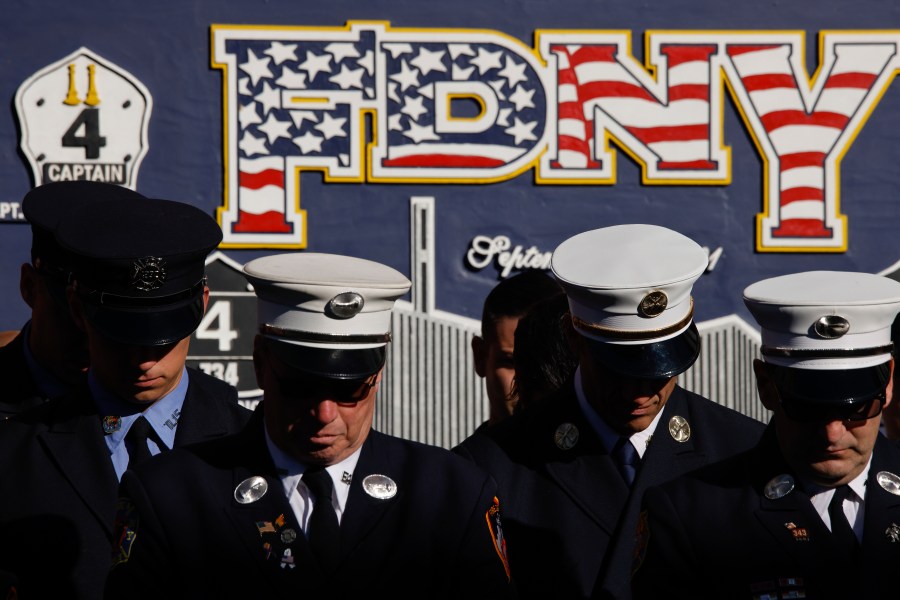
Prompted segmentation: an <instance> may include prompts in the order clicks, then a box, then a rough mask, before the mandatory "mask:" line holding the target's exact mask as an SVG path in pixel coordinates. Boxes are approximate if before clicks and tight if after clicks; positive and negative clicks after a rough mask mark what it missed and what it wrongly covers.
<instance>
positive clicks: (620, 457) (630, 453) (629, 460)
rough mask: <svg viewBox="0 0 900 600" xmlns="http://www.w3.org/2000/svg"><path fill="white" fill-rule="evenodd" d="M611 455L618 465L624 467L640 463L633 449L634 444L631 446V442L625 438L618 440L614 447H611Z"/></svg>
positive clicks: (635, 450) (639, 458)
mask: <svg viewBox="0 0 900 600" xmlns="http://www.w3.org/2000/svg"><path fill="white" fill-rule="evenodd" d="M612 455H613V456H614V457H615V458H616V459H617V461H618V462H619V463H621V464H625V465H637V464H639V463H640V461H641V457H640V456H639V455H638V452H637V449H635V447H634V444H632V443H631V440H630V439H629V438H627V437H620V438H619V440H618V441H617V442H616V445H615V446H613V450H612Z"/></svg>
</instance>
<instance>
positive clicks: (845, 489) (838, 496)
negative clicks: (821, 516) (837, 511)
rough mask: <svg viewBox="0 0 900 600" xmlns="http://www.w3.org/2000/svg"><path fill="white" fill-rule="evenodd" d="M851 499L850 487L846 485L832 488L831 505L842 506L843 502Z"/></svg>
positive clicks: (851, 491)
mask: <svg viewBox="0 0 900 600" xmlns="http://www.w3.org/2000/svg"><path fill="white" fill-rule="evenodd" d="M852 497H853V490H851V489H850V486H849V485H847V484H844V485H840V486H838V487H836V488H834V496H832V497H831V503H830V504H829V505H831V504H836V505H838V506H842V505H843V504H844V500H849V499H851V498H852Z"/></svg>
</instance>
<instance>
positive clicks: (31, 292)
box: [19, 263, 40, 308]
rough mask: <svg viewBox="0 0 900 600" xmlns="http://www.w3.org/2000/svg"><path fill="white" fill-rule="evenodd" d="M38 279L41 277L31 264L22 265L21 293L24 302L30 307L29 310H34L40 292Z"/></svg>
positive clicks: (20, 271) (20, 273)
mask: <svg viewBox="0 0 900 600" xmlns="http://www.w3.org/2000/svg"><path fill="white" fill-rule="evenodd" d="M38 277H40V275H39V274H38V272H37V269H35V268H34V267H33V266H31V265H30V264H29V263H22V267H21V268H20V269H19V293H20V294H22V300H24V301H25V304H27V305H28V308H34V303H35V299H36V297H37V295H38V294H39V293H40V292H39V290H38V287H37V286H38Z"/></svg>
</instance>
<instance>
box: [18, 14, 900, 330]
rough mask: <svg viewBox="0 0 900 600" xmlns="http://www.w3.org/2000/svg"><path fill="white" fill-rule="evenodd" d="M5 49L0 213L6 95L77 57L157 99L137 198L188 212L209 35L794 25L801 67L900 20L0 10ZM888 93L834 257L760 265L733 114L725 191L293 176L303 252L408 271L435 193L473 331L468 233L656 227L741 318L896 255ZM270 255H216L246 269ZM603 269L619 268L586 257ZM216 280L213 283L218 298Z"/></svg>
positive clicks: (746, 149)
mask: <svg viewBox="0 0 900 600" xmlns="http://www.w3.org/2000/svg"><path fill="white" fill-rule="evenodd" d="M3 9H4V36H3V37H2V39H0V98H4V99H5V101H6V106H7V110H6V111H3V112H2V113H0V202H17V201H19V200H21V198H22V196H24V194H25V193H26V192H27V190H28V189H29V188H30V186H31V185H32V180H31V175H30V171H29V168H28V166H27V164H26V162H25V160H24V159H23V158H22V156H21V155H20V154H19V152H18V149H17V148H18V141H19V132H18V129H17V124H16V117H15V111H14V107H13V97H14V96H15V93H16V90H17V88H18V87H19V85H20V84H21V83H22V82H23V81H24V80H26V79H27V78H28V77H30V76H31V75H32V74H33V73H35V72H36V71H38V70H40V69H42V68H43V67H45V66H47V65H49V64H51V63H54V62H56V61H58V60H59V59H60V58H62V57H64V56H66V55H67V54H69V53H71V52H73V51H74V50H76V49H78V48H79V47H81V46H86V47H87V48H89V49H91V50H92V51H93V52H95V53H97V54H99V55H100V56H102V57H104V58H106V59H108V60H110V61H112V62H114V63H116V64H117V65H119V66H120V67H122V68H124V69H126V70H127V71H129V72H130V73H131V74H132V75H134V76H135V77H136V78H138V79H139V80H140V81H141V82H142V83H143V84H144V85H145V86H146V87H147V88H148V89H149V90H150V93H151V95H152V97H153V113H152V117H151V121H150V128H149V145H150V148H149V153H148V154H147V156H146V157H145V159H144V161H143V163H142V165H141V169H140V173H139V176H138V185H137V188H138V191H140V192H142V193H144V194H146V195H149V196H153V197H162V198H171V199H176V200H182V201H186V202H190V203H192V204H195V205H197V206H198V207H200V208H202V209H203V210H205V211H207V212H209V213H210V214H214V212H215V209H216V208H217V207H219V206H221V204H222V202H223V200H222V196H223V187H224V175H223V159H222V156H223V139H222V136H223V130H222V122H223V121H222V119H223V117H222V85H223V84H222V74H221V72H220V71H218V70H215V69H212V68H211V67H210V42H209V40H210V30H209V27H210V25H212V24H215V23H219V24H247V25H304V26H315V25H321V26H343V25H344V24H345V23H346V22H347V21H348V20H379V21H389V22H390V23H391V25H392V26H393V27H422V28H479V29H492V30H497V31H500V32H503V33H506V34H508V35H510V36H513V37H516V38H518V39H520V40H522V41H523V42H524V43H525V44H526V45H531V44H532V43H533V35H534V31H535V30H537V29H618V30H622V29H625V30H630V31H631V32H632V37H633V40H634V48H633V49H632V51H633V53H634V54H635V56H636V57H638V58H639V59H641V60H642V59H643V34H644V32H645V31H646V30H654V29H667V30H678V29H690V30H704V29H741V30H748V29H753V30H765V31H770V30H785V29H792V30H794V29H797V30H803V31H806V34H807V44H806V46H807V57H806V59H807V66H808V71H809V72H814V71H815V67H816V65H817V64H818V57H817V56H816V53H817V43H816V40H817V36H818V35H819V32H820V31H822V30H826V29H861V30H866V29H885V28H891V27H897V28H900V6H898V5H895V4H894V3H889V2H879V1H875V0H867V1H863V2H849V1H838V0H816V1H811V0H797V1H795V2H790V3H788V2H777V1H775V2H766V3H754V2H744V3H733V4H729V5H727V6H726V5H723V4H722V3H720V2H712V1H709V0H707V1H701V0H689V1H688V0H680V1H674V2H672V1H662V0H647V1H645V2H640V3H622V2H599V1H587V0H557V1H556V2H546V1H525V0H507V1H498V2H491V3H487V2H483V0H457V1H455V2H452V3H444V2H423V1H415V0H392V1H390V2H387V1H379V0H375V1H359V0H357V1H350V0H332V1H330V2H327V3H326V2H322V3H309V2H296V1H288V0H270V1H266V2H262V1H250V0H242V1H236V0H225V1H220V2H203V1H200V0H157V1H156V2H154V3H143V2H141V3H138V2H121V1H111V0H107V1H96V0H84V1H82V2H79V3H71V2H62V1H52V2H51V1H37V2H35V1H24V0H7V1H6V2H4V3H3ZM898 138H900V89H898V84H897V83H894V84H893V85H892V86H891V87H890V88H889V89H888V90H887V92H886V93H885V94H884V96H883V98H882V99H881V101H880V102H879V104H878V105H877V106H876V107H875V109H874V111H873V113H872V115H871V116H870V118H869V120H868V122H867V123H866V124H865V126H864V127H863V128H862V130H861V132H860V133H859V135H858V136H857V138H856V140H855V142H854V143H853V145H852V146H851V148H850V150H849V151H848V152H847V154H846V156H845V157H844V159H843V162H842V168H841V184H842V189H841V204H840V208H841V213H842V214H844V215H846V217H847V219H848V221H849V228H848V250H847V251H846V252H845V253H840V254H784V253H757V252H756V251H755V250H754V247H755V235H756V222H755V220H756V215H757V213H759V212H760V211H761V209H762V185H763V176H762V171H761V169H762V161H761V159H760V157H759V155H758V153H757V151H756V149H755V148H754V146H753V142H752V140H751V138H750V136H749V134H748V132H747V131H746V130H745V128H744V126H743V124H742V122H741V120H740V117H739V116H738V113H737V111H736V110H735V109H734V106H733V104H732V102H731V100H730V99H729V100H726V108H725V115H724V139H725V142H726V143H727V144H728V145H729V146H730V147H731V156H732V167H731V172H732V182H731V184H730V185H727V186H702V187H701V186H644V185H642V184H641V182H640V180H641V178H640V168H639V166H637V165H636V164H634V163H633V162H632V161H631V160H630V159H628V158H627V156H626V155H625V154H624V153H622V152H619V154H618V155H619V160H618V174H617V181H618V182H617V183H616V184H615V185H613V186H595V185H585V186H570V185H566V186H551V185H540V186H538V185H535V184H534V172H533V171H528V172H526V173H524V174H522V175H520V176H519V177H517V178H515V179H513V180H510V181H506V182H502V183H496V184H488V185H436V184H428V185H419V184H368V183H367V184H343V183H331V184H326V183H324V182H323V180H322V176H321V174H319V173H305V174H304V175H303V176H302V180H301V194H302V195H301V203H302V208H303V209H305V210H306V211H308V212H307V216H308V230H307V231H308V248H307V251H314V252H335V253H344V254H352V255H357V256H363V257H366V258H369V259H372V260H376V261H380V262H384V263H386V264H389V265H391V266H393V267H395V268H397V269H398V270H400V271H402V272H404V273H406V274H409V270H410V269H409V236H410V225H409V198H410V197H411V196H433V197H435V199H436V200H435V210H436V212H435V216H436V240H435V244H436V252H437V256H436V265H435V280H436V307H437V308H439V309H441V310H444V311H448V312H452V313H456V314H460V315H464V316H469V317H478V316H479V314H480V310H481V302H482V300H483V298H484V297H485V295H486V294H487V293H488V292H489V290H490V289H491V287H492V286H493V285H495V284H496V282H497V281H498V270H496V269H494V268H491V267H488V268H486V269H483V270H480V271H473V270H471V269H469V268H467V267H466V265H465V263H464V257H465V253H466V250H467V249H468V247H469V244H470V242H471V240H472V238H473V237H475V236H476V235H489V236H495V235H501V234H502V235H507V236H509V237H510V238H511V240H512V241H513V244H521V245H523V246H525V247H526V248H527V247H529V246H532V245H533V246H536V247H538V248H539V249H541V250H544V251H550V250H552V249H553V248H554V247H555V246H556V245H557V244H559V243H560V242H561V241H562V240H564V239H565V238H567V237H569V236H571V235H573V234H576V233H578V232H581V231H584V230H587V229H592V228H596V227H603V226H607V225H613V224H619V223H629V222H646V223H654V224H660V225H666V226H669V227H671V228H674V229H676V230H678V231H680V232H682V233H684V234H685V235H688V236H690V237H692V238H693V239H695V240H696V241H697V242H699V243H700V244H701V245H703V246H708V247H710V248H712V249H715V248H718V247H721V248H722V249H723V252H722V255H721V258H720V259H719V261H718V263H717V265H716V267H715V269H714V270H713V271H712V272H711V273H709V274H708V275H706V276H704V277H703V278H702V279H701V280H700V282H699V283H698V284H697V285H696V286H695V291H694V295H695V298H696V306H697V319H698V320H701V321H703V320H707V319H711V318H715V317H719V316H724V315H728V314H732V313H737V314H739V315H741V316H743V317H744V318H747V319H749V316H748V314H747V312H746V310H745V309H744V307H743V304H742V302H741V291H742V290H743V288H744V287H746V286H747V285H748V284H750V283H752V282H754V281H756V280H759V279H762V278H765V277H769V276H773V275H778V274H783V273H787V272H792V271H800V270H810V269H833V270H861V271H870V272H880V271H883V270H885V269H888V268H889V267H890V266H891V265H893V264H894V263H895V262H896V261H897V260H898V259H900V243H898V241H897V230H898V228H900V227H898V226H900V209H898V207H900V204H898V203H900V199H898V188H900V169H898V168H897V149H898V147H900V144H898V142H900V139H898ZM29 244H30V231H29V228H28V227H27V226H26V225H21V224H9V223H3V224H0V329H18V328H20V327H21V325H22V324H23V323H24V321H25V320H26V319H27V317H28V311H27V307H26V306H25V304H24V303H23V302H22V301H21V298H20V296H19V292H18V277H19V265H20V264H21V263H22V262H25V261H27V260H28V248H29ZM270 252H272V250H226V251H225V253H226V254H227V255H228V256H229V257H230V258H233V259H234V260H235V261H237V262H240V263H244V262H246V261H248V260H250V259H252V258H254V257H256V256H259V255H262V254H267V253H270ZM597 259H598V260H614V259H615V257H609V256H598V257H597ZM214 284H215V282H213V285H214Z"/></svg>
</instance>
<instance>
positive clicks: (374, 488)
mask: <svg viewBox="0 0 900 600" xmlns="http://www.w3.org/2000/svg"><path fill="white" fill-rule="evenodd" d="M362 485H363V490H365V492H366V493H367V494H368V495H370V496H372V497H373V498H375V499H377V500H390V499H391V498H393V497H394V496H396V495H397V483H396V482H395V481H394V480H393V479H391V478H390V477H388V476H387V475H367V476H366V478H365V479H363V482H362Z"/></svg>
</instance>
